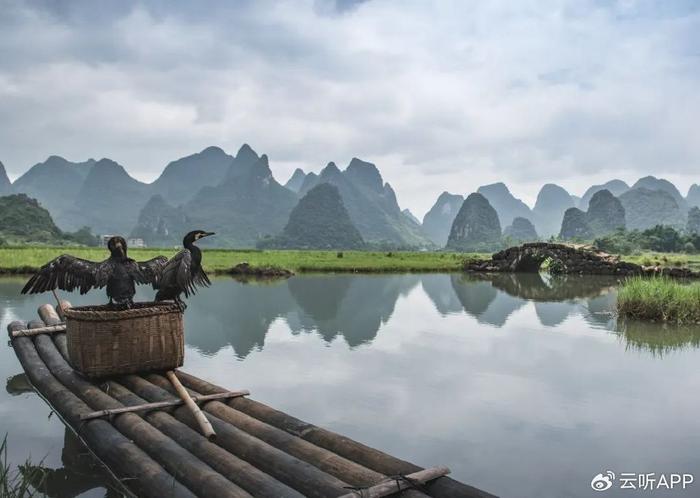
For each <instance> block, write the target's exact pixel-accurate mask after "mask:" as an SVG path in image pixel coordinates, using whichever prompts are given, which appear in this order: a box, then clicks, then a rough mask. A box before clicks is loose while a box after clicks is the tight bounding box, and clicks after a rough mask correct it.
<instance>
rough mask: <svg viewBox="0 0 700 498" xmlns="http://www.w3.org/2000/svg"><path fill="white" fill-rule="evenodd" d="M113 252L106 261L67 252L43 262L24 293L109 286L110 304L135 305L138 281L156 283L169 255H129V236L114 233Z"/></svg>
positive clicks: (111, 245)
mask: <svg viewBox="0 0 700 498" xmlns="http://www.w3.org/2000/svg"><path fill="white" fill-rule="evenodd" d="M107 248H108V249H109V252H110V256H109V258H107V259H106V260H104V261H102V262H99V263H97V262H93V261H88V260H86V259H81V258H76V257H75V256H71V255H69V254H64V255H62V256H59V257H57V258H56V259H54V260H52V261H50V262H48V263H47V264H45V265H44V266H42V267H41V268H40V269H39V271H38V272H36V274H35V275H34V276H32V278H30V279H29V281H28V282H27V284H26V285H25V286H24V288H23V289H22V294H38V293H40V292H46V291H50V290H54V289H56V288H58V289H61V290H65V291H69V292H72V291H73V290H75V289H80V293H81V294H85V293H87V292H88V291H89V290H90V289H102V288H103V287H105V286H106V287H107V297H109V304H111V305H115V306H117V307H119V308H130V307H131V306H132V305H133V299H134V294H135V293H136V286H135V284H155V283H156V282H158V279H159V278H160V274H161V271H162V269H163V268H164V266H165V264H166V263H167V261H168V260H167V258H166V257H165V256H158V257H156V258H153V259H149V260H148V261H142V262H137V261H134V260H133V259H131V258H129V257H127V246H126V240H124V238H123V237H112V238H110V239H109V241H107Z"/></svg>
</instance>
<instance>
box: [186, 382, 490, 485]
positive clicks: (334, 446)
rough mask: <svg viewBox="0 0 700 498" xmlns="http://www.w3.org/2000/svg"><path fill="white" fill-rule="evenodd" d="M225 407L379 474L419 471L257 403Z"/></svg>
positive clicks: (195, 386) (207, 387) (199, 387)
mask: <svg viewBox="0 0 700 498" xmlns="http://www.w3.org/2000/svg"><path fill="white" fill-rule="evenodd" d="M177 376H178V378H179V379H180V381H181V382H182V384H183V385H185V386H186V387H188V388H190V389H192V390H193V391H196V392H198V393H201V394H213V393H216V392H225V391H226V390H225V389H224V388H222V387H220V386H217V385H214V384H211V383H210V382H207V381H205V380H202V379H200V378H198V377H195V376H193V375H190V374H188V373H185V372H183V371H181V370H178V371H177ZM227 404H228V405H229V406H231V407H232V408H235V409H236V410H240V411H242V412H243V413H246V414H248V415H250V416H252V417H255V418H257V419H258V420H261V421H263V422H266V423H268V424H270V425H274V426H275V427H278V428H280V429H282V430H285V431H287V432H289V433H290V434H294V435H297V436H299V437H301V438H303V439H305V440H307V441H309V442H311V443H313V444H315V445H317V446H320V447H321V448H325V449H327V450H329V451H332V452H333V453H336V454H337V455H340V456H343V457H345V458H347V459H348V460H352V461H354V462H357V463H359V464H361V465H363V466H365V467H367V468H369V469H372V470H374V471H376V472H379V473H381V474H384V475H398V474H404V475H405V474H411V473H413V472H418V471H419V470H423V469H422V468H421V467H418V466H417V465H415V464H412V463H410V462H407V461H405V460H401V459H400V458H396V457H394V456H392V455H389V454H387V453H384V452H382V451H379V450H377V449H375V448H371V447H369V446H366V445H364V444H362V443H359V442H357V441H354V440H352V439H350V438H348V437H345V436H343V435H341V434H337V433H335V432H331V431H329V430H327V429H323V428H321V427H318V426H315V425H313V424H310V423H308V422H304V421H302V420H299V419H298V418H296V417H293V416H291V415H288V414H286V413H283V412H281V411H279V410H275V409H274V408H271V407H269V406H267V405H265V404H263V403H260V402H259V401H255V400H252V399H249V398H236V399H233V400H229V402H228V403H227ZM428 489H429V491H430V495H431V496H434V497H435V498H494V495H492V494H490V493H487V492H486V491H482V490H480V489H478V488H475V487H473V486H470V485H468V484H464V483H462V482H459V481H456V480H454V479H452V478H450V477H445V478H444V479H439V480H437V481H435V482H434V483H430V484H429V485H428Z"/></svg>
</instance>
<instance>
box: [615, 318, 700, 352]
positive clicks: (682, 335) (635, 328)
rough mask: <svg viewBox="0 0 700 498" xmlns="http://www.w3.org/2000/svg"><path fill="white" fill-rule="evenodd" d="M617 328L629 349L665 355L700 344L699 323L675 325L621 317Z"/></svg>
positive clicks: (694, 347)
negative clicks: (636, 320)
mask: <svg viewBox="0 0 700 498" xmlns="http://www.w3.org/2000/svg"><path fill="white" fill-rule="evenodd" d="M617 330H618V331H619V333H620V334H621V336H622V337H623V338H624V340H625V345H626V346H627V348H628V349H636V350H641V351H645V352H650V353H652V354H653V355H655V356H659V357H661V356H664V355H665V354H668V353H670V352H672V351H680V350H684V349H696V348H697V347H698V346H700V327H698V326H697V325H691V326H685V325H673V324H659V323H648V322H635V321H629V320H624V319H620V320H618V322H617Z"/></svg>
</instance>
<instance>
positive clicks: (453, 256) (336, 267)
mask: <svg viewBox="0 0 700 498" xmlns="http://www.w3.org/2000/svg"><path fill="white" fill-rule="evenodd" d="M176 252H177V249H156V248H148V249H136V248H134V249H129V256H130V257H132V258H134V259H136V260H138V261H142V260H146V259H150V258H153V257H155V256H158V255H160V254H162V255H164V256H167V257H172V256H173V255H174V254H175V253H176ZM61 254H72V255H73V256H77V257H79V258H83V259H88V260H91V261H100V260H103V259H105V258H106V257H107V256H108V254H109V253H108V252H107V249H106V248H103V247H65V246H63V247H46V246H44V247H30V246H22V247H0V272H4V273H32V272H35V271H36V270H37V269H39V267H41V266H42V265H44V264H46V263H47V262H48V261H50V260H51V259H53V258H55V257H57V256H60V255H61ZM488 257H490V254H471V253H456V252H446V251H445V252H443V251H440V252H421V251H382V252H379V251H374V252H369V251H284V250H279V251H276V250H275V251H273V250H270V251H258V250H233V249H204V259H203V263H204V268H205V270H207V271H209V272H211V273H226V272H227V271H228V270H230V269H231V268H232V267H234V266H236V265H237V264H239V263H243V262H247V263H248V264H249V265H250V266H251V268H252V269H256V268H286V269H288V270H292V271H294V272H360V273H375V272H376V273H382V272H387V273H389V272H396V273H400V272H453V271H461V270H462V269H463V268H464V264H465V263H466V262H467V261H473V260H476V259H480V258H488Z"/></svg>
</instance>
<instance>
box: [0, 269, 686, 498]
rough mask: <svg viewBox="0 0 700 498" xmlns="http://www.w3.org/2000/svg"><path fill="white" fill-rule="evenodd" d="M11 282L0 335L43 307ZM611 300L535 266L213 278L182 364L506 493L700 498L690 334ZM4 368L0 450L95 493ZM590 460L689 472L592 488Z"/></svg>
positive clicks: (14, 368) (77, 452) (55, 492)
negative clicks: (0, 445)
mask: <svg viewBox="0 0 700 498" xmlns="http://www.w3.org/2000/svg"><path fill="white" fill-rule="evenodd" d="M21 285H22V280H20V279H2V280H0V300H1V304H0V306H1V310H0V311H1V312H2V326H3V330H4V329H5V327H6V325H7V323H9V322H10V321H12V320H15V319H19V318H22V319H30V318H34V317H35V316H36V311H35V310H36V308H37V306H38V305H39V304H42V303H44V302H48V301H49V300H50V297H51V296H50V295H43V296H32V297H22V296H20V295H19V290H20V288H21ZM615 296H616V293H615V283H614V282H611V281H609V280H605V279H602V278H569V279H565V280H561V279H550V278H549V277H548V276H547V275H523V276H514V275H501V276H498V277H493V278H489V279H474V278H470V277H466V276H462V275H447V274H427V275H389V276H366V275H363V276H352V275H323V276H320V275H319V276H297V277H293V278H291V279H289V280H285V281H277V282H273V283H262V284H261V283H240V282H237V281H234V280H230V279H217V280H215V282H214V285H213V286H212V287H211V288H209V289H205V290H203V291H202V292H201V293H199V294H198V295H197V296H196V297H194V298H193V299H191V300H190V302H189V308H188V310H187V313H186V331H187V332H186V341H187V351H186V363H185V369H186V370H187V371H189V372H191V373H193V374H195V375H197V376H200V377H203V378H205V379H208V380H211V381H213V382H214V383H217V384H220V385H224V386H226V387H229V388H247V389H250V391H251V392H252V397H253V398H255V399H258V400H260V401H263V402H265V403H268V404H271V405H272V406H274V407H276V408H278V409H281V410H283V411H286V412H288V413H290V414H293V415H295V416H296V417H298V418H301V419H303V420H307V421H310V422H313V423H315V424H317V425H320V426H323V427H326V428H329V429H332V430H334V431H337V432H340V433H342V434H345V435H348V436H350V437H352V438H354V439H357V440H359V441H361V442H364V443H367V444H369V445H371V446H374V447H376V448H379V449H382V450H384V451H386V452H389V453H392V454H395V455H397V456H400V457H401V458H404V459H406V460H410V461H413V462H415V463H417V464H420V465H423V466H434V465H447V466H449V467H450V468H451V469H452V472H453V476H454V477H455V478H457V479H460V480H463V481H465V482H467V483H470V484H472V485H474V486H477V487H481V488H483V489H485V490H488V491H490V492H492V493H495V494H498V495H501V496H504V497H516V498H527V497H538V498H543V497H552V498H561V497H587V496H622V497H625V496H652V495H653V496H700V452H699V451H698V448H700V430H698V429H699V426H700V422H699V421H698V420H699V409H700V401H699V400H698V399H696V397H699V396H700V395H699V394H698V393H700V367H699V366H700V351H699V350H698V344H699V343H700V330H699V329H697V328H696V329H680V330H678V329H664V328H662V327H661V326H658V325H656V326H654V325H648V326H640V325H627V326H626V327H622V326H618V325H617V324H616V321H615V319H614V316H613V314H612V311H613V310H614V306H615ZM137 297H138V298H140V299H148V298H149V297H151V293H150V292H149V291H148V290H147V289H145V288H144V289H142V290H141V291H140V293H139V295H138V296H137ZM70 299H71V301H72V302H73V303H74V304H79V303H85V302H87V301H88V300H90V301H93V302H95V301H96V300H97V301H101V300H102V295H101V294H99V293H95V294H91V295H89V296H87V299H86V297H85V296H84V297H82V298H81V297H80V296H73V295H71V296H70ZM20 372H21V367H20V365H19V362H18V361H17V359H16V358H15V355H14V353H13V351H12V350H11V349H10V348H9V347H8V345H7V341H6V340H3V341H2V345H1V346H0V373H1V374H2V376H3V377H4V378H6V379H7V389H6V390H2V393H0V433H2V434H4V433H5V432H7V433H8V441H9V458H10V461H11V462H12V463H15V464H16V463H21V462H23V461H24V460H25V459H27V458H28V457H31V459H32V460H33V461H34V462H38V461H40V460H42V459H43V465H44V466H45V467H47V468H51V469H57V470H56V472H54V473H53V474H52V480H51V481H50V484H51V486H52V489H50V490H49V494H51V495H52V496H77V495H80V493H83V494H82V495H81V496H105V493H106V490H105V487H104V483H105V481H104V480H103V479H102V478H101V477H100V475H99V473H98V472H96V471H95V470H91V469H90V464H89V458H86V457H85V455H83V450H82V449H81V448H80V447H79V445H77V444H75V442H74V441H73V440H71V439H70V437H67V436H66V434H65V431H64V427H63V425H62V423H61V422H60V421H59V420H57V418H56V417H55V416H53V417H52V416H51V413H50V410H49V409H48V407H47V405H46V404H45V403H44V402H43V401H41V400H40V399H39V398H38V397H37V396H36V395H35V394H33V393H32V392H30V391H27V390H26V385H25V382H24V381H23V379H22V378H21V377H16V376H15V375H16V374H19V373H20ZM2 434H0V436H1V435H2ZM606 470H612V471H613V472H615V473H616V475H617V476H618V477H619V475H620V473H635V474H639V473H644V474H646V473H655V474H656V475H657V476H658V475H659V474H661V473H667V474H668V473H693V474H696V476H695V477H696V481H697V482H696V483H695V485H694V486H692V487H691V488H690V489H689V490H687V491H686V492H683V491H680V490H675V491H673V492H668V493H660V492H654V493H652V492H649V491H646V492H644V491H637V492H635V491H628V490H621V489H618V485H616V486H615V487H613V488H612V489H610V490H609V491H607V492H604V493H599V492H594V491H593V490H592V489H591V479H592V478H593V476H594V475H596V474H598V473H600V472H604V471H606Z"/></svg>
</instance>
